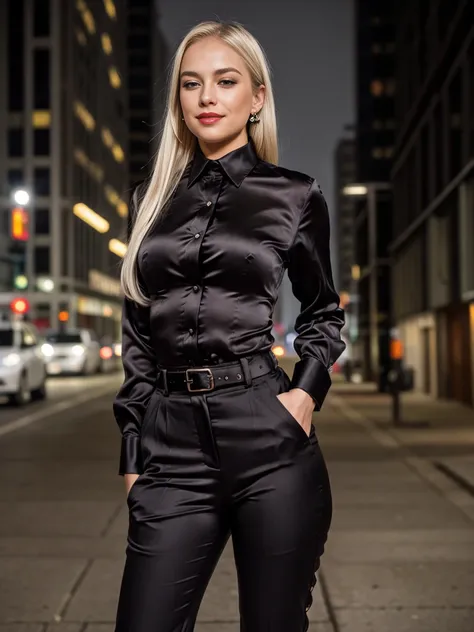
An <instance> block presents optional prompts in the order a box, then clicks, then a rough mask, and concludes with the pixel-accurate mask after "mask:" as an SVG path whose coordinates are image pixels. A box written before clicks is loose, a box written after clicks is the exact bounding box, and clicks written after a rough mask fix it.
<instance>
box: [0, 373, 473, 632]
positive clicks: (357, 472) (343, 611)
mask: <svg viewBox="0 0 474 632" xmlns="http://www.w3.org/2000/svg"><path fill="white" fill-rule="evenodd" d="M345 390H346V392H344V388H343V385H338V384H336V385H335V386H334V387H333V389H331V392H330V394H329V396H328V399H327V401H326V402H325V404H324V408H323V410H322V411H321V413H317V414H315V416H314V422H315V426H316V432H317V435H318V437H319V441H320V445H321V448H322V450H323V453H324V456H325V458H326V460H327V462H328V467H329V472H330V478H331V484H332V489H333V499H334V513H333V522H332V526H331V532H330V536H329V540H328V544H327V549H326V553H325V555H324V557H323V560H322V566H321V571H320V573H319V582H318V584H317V587H316V588H315V594H314V603H313V606H312V608H311V609H310V611H309V618H310V621H311V625H310V632H473V630H474V498H473V496H472V495H471V494H470V493H468V492H467V491H466V490H465V489H463V488H462V487H460V486H459V485H458V484H457V483H456V482H455V481H454V480H453V479H452V478H451V477H448V476H446V475H445V474H444V473H443V472H442V471H441V470H440V469H439V467H437V463H438V462H439V463H445V462H446V463H447V462H449V461H452V460H457V462H461V461H460V460H463V461H462V462H463V463H464V462H466V459H468V458H469V456H470V454H473V453H474V429H473V428H474V425H473V426H471V425H470V419H471V414H472V413H471V411H468V410H465V409H463V408H462V407H460V408H459V407H457V406H456V405H454V407H453V406H452V405H447V404H446V405H440V404H439V403H437V402H435V403H433V402H428V401H425V400H423V401H422V398H421V399H420V398H417V397H414V396H410V398H408V397H407V398H406V399H405V397H404V404H403V410H404V413H405V415H406V418H407V419H410V420H412V421H416V420H428V421H430V425H429V426H427V427H425V428H417V429H405V428H404V429H397V430H394V429H393V428H391V425H390V416H389V409H388V406H387V403H388V400H387V397H386V396H380V395H378V394H375V393H374V392H372V393H370V392H367V389H364V388H362V387H361V388H359V389H358V390H355V391H354V392H347V389H345ZM112 395H113V392H112V391H111V392H110V393H109V394H107V395H105V396H104V397H102V398H97V399H94V400H91V401H90V402H88V403H84V404H82V405H81V406H77V407H75V408H73V409H71V410H69V411H68V414H67V416H65V415H64V414H63V413H62V412H61V411H56V412H54V414H52V415H51V417H50V418H48V419H45V420H44V421H41V422H38V423H34V424H31V425H29V426H27V427H24V428H21V429H19V430H17V431H15V432H12V433H10V434H7V435H5V436H3V437H1V438H0V480H2V481H4V484H3V485H1V486H0V515H1V520H0V632H112V631H113V620H114V615H115V609H116V601H117V596H118V590H119V582H120V577H121V572H122V568H123V562H124V551H125V538H126V530H127V520H128V514H127V507H126V504H125V502H124V490H123V481H122V480H121V479H120V477H118V476H117V455H118V453H119V447H120V441H119V435H118V433H117V430H116V427H115V424H114V422H113V419H112V415H111V410H110V402H111V398H112ZM409 399H410V401H409ZM461 413H462V414H461ZM275 528H278V525H275ZM239 629H240V627H239V617H238V592H237V580H236V573H235V566H234V562H233V556H232V546H231V543H229V545H228V546H227V547H226V549H225V551H224V553H223V556H222V557H221V559H220V561H219V563H218V565H217V568H216V570H215V572H214V575H213V577H212V579H211V582H210V584H209V586H208V589H207V591H206V595H205V597H204V600H203V603H202V605H201V609H200V611H199V617H198V625H197V626H196V632H239ZM157 632H159V630H157ZM262 632H263V631H262Z"/></svg>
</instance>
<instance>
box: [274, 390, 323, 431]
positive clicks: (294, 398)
mask: <svg viewBox="0 0 474 632" xmlns="http://www.w3.org/2000/svg"><path fill="white" fill-rule="evenodd" d="M277 397H278V399H279V400H280V402H281V403H282V404H283V406H284V407H285V408H286V409H287V410H288V411H289V412H290V413H291V415H292V416H293V417H294V418H295V419H296V421H297V422H298V423H299V424H300V426H301V427H302V428H303V430H304V431H305V432H306V434H307V435H308V436H309V433H310V431H311V420H312V417H313V412H314V405H315V404H314V400H313V398H312V397H311V395H308V393H307V392H306V391H304V390H303V389H302V388H292V389H291V390H289V391H287V392H285V393H280V394H279V395H277Z"/></svg>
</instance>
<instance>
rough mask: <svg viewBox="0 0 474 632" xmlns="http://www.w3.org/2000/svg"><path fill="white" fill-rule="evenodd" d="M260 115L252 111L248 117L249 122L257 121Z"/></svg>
mask: <svg viewBox="0 0 474 632" xmlns="http://www.w3.org/2000/svg"><path fill="white" fill-rule="evenodd" d="M259 122H260V117H259V115H258V114H257V112H252V113H251V114H250V117H249V123H259Z"/></svg>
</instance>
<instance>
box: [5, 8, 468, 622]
mask: <svg viewBox="0 0 474 632" xmlns="http://www.w3.org/2000/svg"><path fill="white" fill-rule="evenodd" d="M216 18H217V19H223V20H231V19H232V20H233V19H235V20H238V21H240V22H242V23H243V24H244V25H245V26H246V27H247V28H249V30H250V31H251V32H252V33H254V35H256V37H257V38H258V39H259V41H260V42H261V43H262V45H263V47H264V48H265V50H266V52H267V54H268V57H269V61H270V64H271V68H272V72H273V78H274V88H275V93H276V102H277V115H278V123H279V128H280V141H281V142H280V144H281V164H283V165H284V166H286V167H289V168H294V169H299V170H301V171H304V172H306V173H309V174H310V175H312V176H314V177H316V179H317V180H318V181H319V182H320V184H321V187H322V190H323V192H324V194H325V197H326V199H327V201H328V205H329V208H330V214H331V226H332V235H331V247H332V263H333V270H334V277H335V282H336V286H337V289H338V291H339V293H340V296H341V304H342V306H343V307H344V308H345V310H346V326H345V328H344V331H343V335H344V338H345V340H346V342H347V349H346V351H345V352H344V354H343V355H342V357H341V358H340V359H339V361H338V362H337V364H336V365H335V366H334V367H333V372H332V376H333V388H332V390H331V394H330V396H329V397H328V399H327V402H326V403H325V405H324V409H323V411H322V412H321V413H318V414H317V415H315V417H314V423H315V424H316V428H317V434H318V437H319V440H320V444H321V446H322V448H323V451H324V454H325V456H326V457H327V460H328V464H329V468H330V473H331V480H332V484H333V494H334V505H335V508H334V520H333V529H332V532H331V536H330V541H329V543H328V550H327V553H326V556H325V557H324V560H323V564H322V569H321V572H320V573H319V579H320V581H319V583H318V587H317V588H316V593H317V594H316V595H315V596H316V599H315V604H314V606H313V608H312V609H311V611H310V619H311V626H310V630H311V632H362V631H364V632H371V631H373V632H375V631H377V632H392V631H393V630H397V631H399V632H474V248H473V246H474V3H473V1H472V0H411V1H410V2H408V1H407V0H398V1H397V2H395V0H293V1H292V2H291V3H290V2H284V1H283V0H258V1H256V0H253V1H250V0H2V1H1V2H0V480H1V481H2V485H1V486H0V632H46V630H49V629H53V628H54V629H55V630H57V631H58V632H109V631H111V630H112V629H113V619H114V615H115V606H116V600H117V595H118V587H119V580H120V577H121V570H122V566H123V554H124V550H125V538H126V527H127V508H126V506H125V503H124V490H123V481H122V480H121V479H120V478H119V477H118V476H117V471H118V454H119V441H120V438H119V434H118V429H117V427H116V424H115V422H114V420H113V416H112V408H111V402H112V398H113V396H114V393H115V392H116V390H117V388H118V386H119V384H120V381H121V379H122V373H121V339H120V337H121V336H120V334H121V332H120V319H121V307H122V296H121V292H120V284H119V270H120V262H121V258H122V257H123V255H124V253H125V251H126V243H125V232H126V223H127V216H128V202H129V198H130V193H131V191H132V189H133V187H134V185H135V184H136V183H137V182H139V181H141V180H143V179H145V178H146V177H147V176H148V174H149V173H150V170H151V168H152V165H153V155H154V151H155V149H156V143H157V139H158V138H159V133H160V121H161V117H162V115H163V111H164V107H165V96H166V94H165V84H166V78H167V73H168V70H169V67H170V61H171V59H172V55H173V53H174V50H175V48H176V46H177V44H178V43H179V41H180V39H181V38H182V37H183V36H184V34H185V33H186V32H187V30H188V29H189V28H191V27H192V26H193V25H194V24H196V23H197V22H199V21H202V20H206V19H216ZM298 309H299V305H298V304H297V302H296V301H295V299H294V297H293V295H292V292H291V287H290V284H289V282H288V279H287V278H286V277H285V278H284V281H283V284H282V289H281V295H280V298H279V301H278V303H277V307H276V311H275V315H274V316H275V322H274V337H275V346H274V352H275V354H276V355H278V357H279V358H280V361H281V363H282V365H283V366H284V368H285V369H286V370H287V371H288V372H289V373H291V371H292V370H293V366H294V362H295V357H294V351H293V339H294V336H295V333H294V320H295V317H296V315H297V314H298ZM275 528H278V525H275ZM196 629H197V630H200V631H201V632H237V630H239V629H240V628H239V624H238V603H237V589H236V581H235V576H234V571H233V565H232V553H231V550H230V551H228V550H227V549H226V552H225V553H224V555H223V558H222V560H221V562H220V563H219V566H218V568H217V570H216V573H215V576H214V577H213V579H212V581H211V584H210V586H209V589H208V592H207V593H206V597H205V601H204V602H203V605H202V608H201V611H200V615H199V623H198V626H197V627H196ZM262 632H263V631H262Z"/></svg>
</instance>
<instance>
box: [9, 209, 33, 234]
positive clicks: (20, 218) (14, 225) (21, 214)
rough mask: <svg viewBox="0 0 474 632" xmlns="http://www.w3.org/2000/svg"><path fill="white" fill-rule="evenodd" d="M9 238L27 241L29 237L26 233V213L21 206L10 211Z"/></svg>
mask: <svg viewBox="0 0 474 632" xmlns="http://www.w3.org/2000/svg"><path fill="white" fill-rule="evenodd" d="M11 237H12V239H16V240H17V241H28V239H29V237H30V234H29V231H28V211H27V210H26V209H24V208H22V207H21V206H16V207H15V208H13V209H12V214H11Z"/></svg>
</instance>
